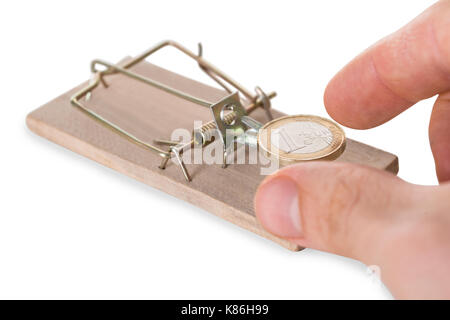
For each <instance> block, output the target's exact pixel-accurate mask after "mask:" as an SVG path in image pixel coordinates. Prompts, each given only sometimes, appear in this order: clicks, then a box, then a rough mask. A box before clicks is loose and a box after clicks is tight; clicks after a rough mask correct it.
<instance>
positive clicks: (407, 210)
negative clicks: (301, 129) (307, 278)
mask: <svg viewBox="0 0 450 320" xmlns="http://www.w3.org/2000/svg"><path fill="white" fill-rule="evenodd" d="M422 192H423V188H421V187H419V186H416V185H413V184H409V183H407V182H405V181H403V180H401V179H400V178H398V177H396V176H395V175H393V174H391V173H387V172H384V171H381V170H376V169H373V168H369V167H365V166H359V165H353V164H349V163H339V162H310V163H304V164H297V165H292V166H289V167H286V168H283V169H281V170H279V171H278V172H276V173H275V174H274V175H272V176H269V177H268V178H266V180H264V181H263V182H262V184H261V185H260V186H259V188H258V191H257V193H256V196H255V211H256V215H257V217H258V219H259V221H260V222H261V224H262V225H263V227H264V228H266V229H267V230H268V231H269V232H271V233H273V234H275V235H277V236H280V237H282V238H287V239H290V240H291V241H293V242H295V243H297V244H299V245H301V246H303V247H309V248H314V249H319V250H323V251H328V252H332V253H336V254H339V255H343V256H348V257H351V258H355V259H358V260H361V261H363V262H366V263H372V260H373V259H374V255H376V254H377V252H379V251H380V249H382V248H381V246H383V243H387V242H386V241H387V240H386V238H387V237H388V236H389V234H392V233H393V228H396V226H398V225H399V224H400V223H401V222H402V221H405V220H404V218H405V217H407V219H408V220H409V219H411V218H412V216H413V212H419V211H420V210H421V208H423V207H424V204H422V203H421V200H423V198H424V196H423V195H422V194H421V193H422Z"/></svg>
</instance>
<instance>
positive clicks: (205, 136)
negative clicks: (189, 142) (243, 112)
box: [193, 112, 236, 146]
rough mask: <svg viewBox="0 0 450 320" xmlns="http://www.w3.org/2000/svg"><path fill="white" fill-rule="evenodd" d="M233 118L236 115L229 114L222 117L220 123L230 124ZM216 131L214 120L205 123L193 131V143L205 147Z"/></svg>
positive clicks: (233, 113)
mask: <svg viewBox="0 0 450 320" xmlns="http://www.w3.org/2000/svg"><path fill="white" fill-rule="evenodd" d="M235 118H236V113H235V112H230V113H228V114H227V115H225V116H224V117H223V119H222V121H223V122H225V123H226V124H232V123H233V121H234V120H235ZM216 130H217V126H216V122H215V121H214V120H212V121H209V122H207V123H205V124H204V125H202V126H201V127H200V128H198V129H195V130H194V134H193V136H194V143H195V144H197V145H201V146H204V145H206V144H207V143H209V142H211V141H212V139H213V137H214V133H215V132H216Z"/></svg>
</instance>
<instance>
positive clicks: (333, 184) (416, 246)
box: [255, 0, 450, 298]
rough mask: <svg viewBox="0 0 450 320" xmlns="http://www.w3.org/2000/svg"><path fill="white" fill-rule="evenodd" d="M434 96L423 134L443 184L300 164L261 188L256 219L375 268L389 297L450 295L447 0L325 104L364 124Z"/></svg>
mask: <svg viewBox="0 0 450 320" xmlns="http://www.w3.org/2000/svg"><path fill="white" fill-rule="evenodd" d="M436 94H439V96H438V98H437V100H436V102H435V104H434V107H433V111H432V115H431V120H430V125H429V138H430V144H431V149H432V152H433V156H434V160H435V163H436V173H437V176H438V179H439V182H440V186H419V185H414V184H411V183H407V182H405V181H403V180H401V179H400V178H398V177H396V176H394V175H392V174H390V173H387V172H383V171H380V170H376V169H373V168H369V167H365V166H358V165H353V164H348V163H337V162H334V163H333V162H309V163H305V164H297V165H293V166H289V167H286V168H283V169H281V170H279V171H278V172H277V173H275V174H273V175H271V176H270V177H268V178H267V179H266V180H265V181H264V182H263V183H262V184H261V185H260V186H259V189H258V191H257V194H256V196H255V210H256V215H257V217H258V219H259V221H260V222H261V224H262V225H263V226H264V227H265V228H266V229H267V230H268V231H270V232H271V233H273V234H275V235H277V236H280V237H283V238H286V239H290V240H291V241H293V242H295V243H297V244H299V245H301V246H303V247H308V248H314V249H318V250H323V251H328V252H332V253H335V254H338V255H343V256H347V257H351V258H354V259H357V260H360V261H362V262H363V263H365V264H367V265H377V266H379V267H380V270H381V277H382V281H383V282H384V283H385V284H386V286H387V287H388V288H389V289H390V291H391V292H392V294H393V295H394V297H396V298H450V276H449V270H450V182H447V183H446V181H450V1H449V0H447V1H440V2H438V3H436V4H435V5H433V6H432V7H431V8H429V9H428V10H426V11H425V12H424V13H422V14H421V15H420V16H419V17H417V18H416V19H415V20H413V21H412V22H411V23H410V24H408V25H406V26H405V27H403V28H402V29H400V30H399V31H397V32H395V33H394V34H392V35H390V36H388V37H386V38H385V39H383V40H381V41H380V42H378V43H376V44H375V45H373V46H372V47H370V48H369V49H367V50H366V51H365V52H363V53H362V54H361V55H359V56H358V57H357V58H355V59H354V60H353V61H352V62H350V63H349V64H348V65H347V66H346V67H344V68H343V69H342V70H341V71H340V72H339V73H338V74H337V75H336V76H335V77H334V78H333V79H332V80H331V82H330V83H329V84H328V87H327V89H326V91H325V97H324V101H325V106H326V108H327V111H328V113H329V114H330V115H331V117H333V118H334V119H335V120H336V121H338V122H340V123H341V124H343V125H345V126H348V127H351V128H358V129H368V128H371V127H375V126H378V125H380V124H382V123H384V122H386V121H388V120H390V119H392V118H393V117H395V116H396V115H398V114H399V113H401V112H402V111H404V110H405V109H407V108H409V107H410V106H412V105H414V104H415V103H416V102H418V101H420V100H422V99H426V98H429V97H432V96H434V95H436Z"/></svg>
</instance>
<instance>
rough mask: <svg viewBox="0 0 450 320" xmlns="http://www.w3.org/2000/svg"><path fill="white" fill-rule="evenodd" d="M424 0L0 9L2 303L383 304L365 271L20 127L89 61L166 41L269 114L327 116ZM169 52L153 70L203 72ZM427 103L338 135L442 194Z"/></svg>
mask: <svg viewBox="0 0 450 320" xmlns="http://www.w3.org/2000/svg"><path fill="white" fill-rule="evenodd" d="M431 3H432V1H412V0H402V1H400V0H397V1H392V0H378V1H361V0H354V1H344V0H343V1H335V0H329V1H318V0H316V1H276V2H275V1H273V2H269V1H242V0H241V1H229V0H228V1H221V2H216V1H155V2H152V1H131V0H128V1H123V2H119V1H80V0H78V1H2V2H1V4H0V36H1V37H0V40H1V42H0V46H1V47H0V58H1V60H0V61H1V76H0V85H1V89H0V90H1V91H0V92H1V105H2V121H1V126H0V130H1V132H0V133H1V140H0V141H1V145H0V147H1V151H0V165H1V166H0V168H1V169H0V170H1V176H0V188H1V190H0V191H1V193H0V298H139V299H140V298H224V299H231V298H234V299H240V298H245V299H251V298H256V299H263V298H267V299H272V298H275V299H278V298H287V299H296V298H363V299H364V298H381V299H383V298H391V296H390V294H389V292H388V291H387V290H386V289H385V288H384V287H383V286H381V285H379V284H377V282H376V281H374V279H373V278H371V277H370V276H369V275H368V273H367V270H366V269H367V268H366V267H365V266H364V265H362V264H361V263H358V262H355V261H352V260H349V259H345V258H341V257H338V256H334V255H331V254H326V253H322V252H318V251H314V250H305V251H303V252H299V253H293V252H290V251H287V250H286V249H284V248H282V247H280V246H278V245H276V244H274V243H272V242H270V241H268V240H265V239H262V238H261V237H259V236H256V235H254V234H252V233H250V232H248V231H245V230H243V229H240V228H238V227H236V226H234V225H232V224H230V223H228V222H225V221H222V220H221V219H219V218H217V217H215V216H213V215H211V214H209V213H208V212H206V211H203V210H201V209H198V208H196V207H194V206H192V205H190V204H187V203H185V202H182V201H179V200H177V199H175V198H173V197H171V196H168V195H166V194H164V193H162V192H160V191H157V190H155V189H153V188H151V187H148V186H146V185H144V184H141V183H139V182H136V181H134V180H132V179H130V178H128V177H126V176H123V175H121V174H119V173H116V172H114V171H113V170H110V169H108V168H106V167H103V166H101V165H99V164H97V163H95V162H93V161H90V160H87V159H85V158H83V157H81V156H79V155H77V154H75V153H72V152H71V151H68V150H66V149H64V148H62V147H60V146H57V145H54V144H52V143H50V142H48V141H46V140H44V139H42V138H40V137H38V136H35V135H34V134H33V133H31V132H30V131H29V130H28V129H27V128H26V126H25V117H26V115H27V113H28V112H30V111H32V110H34V109H35V108H37V107H39V106H40V105H42V104H44V103H46V102H48V101H49V100H51V99H53V98H54V97H56V96H57V95H59V94H61V93H62V92H65V91H67V90H68V89H71V88H72V87H74V86H75V85H76V84H79V83H81V82H82V81H84V80H87V78H88V77H89V62H90V60H91V59H93V58H103V59H106V60H109V61H113V62H115V61H118V60H119V59H121V58H122V57H124V56H126V55H136V54H138V53H140V52H142V51H144V50H145V49H147V47H149V46H152V45H153V44H155V43H156V42H159V41H160V40H163V39H173V40H177V41H179V42H181V43H183V44H185V45H186V46H188V47H189V48H191V49H193V50H196V43H197V42H199V41H201V42H202V43H203V45H204V55H205V58H206V59H208V60H210V61H211V62H213V63H214V64H216V65H218V66H219V67H220V68H222V69H223V70H225V71H226V72H227V73H229V74H231V75H232V76H233V77H235V78H236V79H238V80H239V81H240V82H241V83H243V84H245V85H247V86H248V87H250V88H252V87H253V86H255V85H260V86H261V87H262V88H264V89H265V90H267V91H270V90H276V91H277V92H278V94H279V95H278V97H277V98H276V100H274V101H273V104H274V107H275V108H277V109H280V110H282V111H284V112H286V113H289V114H296V113H297V114H298V113H309V114H317V115H321V116H326V112H325V109H324V107H323V102H322V97H323V91H324V88H325V86H326V84H327V82H328V81H329V79H331V77H332V76H333V75H334V74H335V72H337V71H338V70H339V69H340V68H341V67H342V66H343V65H344V64H345V63H346V62H348V61H349V60H350V59H351V58H352V57H354V56H355V55H356V54H358V53H359V52H361V51H362V50H363V49H365V48H366V47H367V46H369V45H370V44H372V43H373V42H375V41H377V40H378V39H379V38H381V37H383V36H385V35H387V34H388V33H390V32H393V31H394V30H396V29H398V28H399V27H401V26H402V25H403V24H405V23H406V22H408V21H409V20H410V19H412V18H413V17H415V16H416V15H418V14H419V13H420V12H422V11H423V10H424V9H425V8H426V7H428V6H429V5H430V4H431ZM169 51H170V50H169ZM169 51H165V52H166V53H168V55H167V56H164V55H163V54H161V55H158V56H155V58H154V59H152V62H157V63H161V65H162V66H164V67H169V68H171V69H172V70H174V71H177V72H180V73H183V74H187V75H190V76H191V77H194V78H197V76H199V77H200V76H201V73H200V71H198V70H196V68H195V65H194V64H193V63H190V62H191V61H189V60H186V58H184V57H180V56H179V55H177V54H172V53H170V52H169ZM183 58H184V59H183ZM177 59H181V60H177ZM172 61H175V62H172ZM202 79H204V78H202ZM355 94H358V93H357V92H355ZM433 100H434V99H430V100H428V101H424V102H422V103H419V104H418V105H416V106H415V107H413V108H411V109H410V110H408V111H406V112H404V113H403V114H401V115H400V116H399V117H397V118H396V119H395V120H393V121H391V122H390V123H388V124H386V125H383V126H381V127H378V128H375V129H372V130H368V131H356V130H350V129H347V130H346V132H347V135H348V136H349V137H351V138H354V139H356V140H359V141H362V142H365V143H368V144H371V145H374V146H376V147H379V148H382V149H384V150H387V151H390V152H393V153H395V154H397V155H398V156H399V158H400V173H399V175H400V177H402V178H403V179H405V180H408V181H410V182H414V183H418V184H436V178H435V173H434V164H433V159H432V156H431V153H430V148H429V144H428V137H427V127H428V119H429V116H430V111H431V107H432V103H433Z"/></svg>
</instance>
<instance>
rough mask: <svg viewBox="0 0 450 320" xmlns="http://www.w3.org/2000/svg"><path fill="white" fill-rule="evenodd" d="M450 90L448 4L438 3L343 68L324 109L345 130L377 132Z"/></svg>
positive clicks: (331, 87)
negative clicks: (380, 126)
mask: <svg viewBox="0 0 450 320" xmlns="http://www.w3.org/2000/svg"><path fill="white" fill-rule="evenodd" d="M448 90H450V1H449V0H446V1H440V2H438V3H436V4H435V5H433V6H432V7H430V8H428V9H427V10H426V11H425V12H423V13H422V14H421V15H420V16H418V17H417V18H416V19H414V20H413V21H412V22H410V23H409V24H408V25H406V26H404V27H403V28H401V29H400V30H398V31H397V32H395V33H393V34H391V35H390V36H388V37H386V38H384V39H383V40H381V41H379V42H378V43H376V44H375V45H373V46H372V47H370V48H368V49H367V50H366V51H364V52H363V53H362V54H360V55H359V56H358V57H357V58H355V59H354V60H353V61H352V62H350V63H349V64H348V65H347V66H345V67H344V68H343V69H342V70H341V71H340V72H339V73H338V74H337V75H336V76H335V77H334V78H333V79H332V80H331V81H330V83H329V84H328V86H327V89H326V90H325V96H324V102H325V107H326V109H327V111H328V113H329V114H330V116H331V117H332V118H334V119H335V120H336V121H338V122H340V123H342V124H343V125H346V126H348V127H352V128H357V129H367V128H371V127H375V126H378V125H380V124H382V123H384V122H386V121H388V120H390V119H392V118H393V117H395V116H396V115H398V114H399V113H401V112H402V111H404V110H406V109H407V108H409V107H410V106H412V105H413V104H415V103H416V102H418V101H420V100H422V99H425V98H429V97H431V96H433V95H435V94H438V93H441V92H445V91H448Z"/></svg>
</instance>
